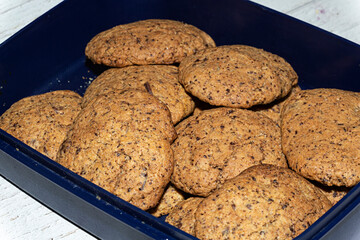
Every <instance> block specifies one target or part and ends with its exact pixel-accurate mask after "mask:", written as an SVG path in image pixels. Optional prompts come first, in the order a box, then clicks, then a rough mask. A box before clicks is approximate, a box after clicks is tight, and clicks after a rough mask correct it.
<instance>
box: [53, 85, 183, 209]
mask: <svg viewBox="0 0 360 240" xmlns="http://www.w3.org/2000/svg"><path fill="white" fill-rule="evenodd" d="M175 137H176V132H175V130H174V127H173V125H172V122H171V118H170V113H169V110H168V109H167V107H166V106H165V105H164V104H163V103H161V102H160V101H159V100H158V99H157V98H155V97H154V96H152V95H151V94H149V93H147V92H144V91H136V90H129V91H125V92H123V93H119V92H108V93H107V94H105V95H99V96H98V97H97V98H95V99H93V100H92V101H91V102H90V103H89V104H88V105H87V106H86V107H85V108H83V109H82V110H81V112H80V113H79V116H78V118H77V119H76V121H75V122H74V125H73V128H72V129H71V130H70V131H69V134H68V136H67V138H66V140H65V141H64V143H63V144H62V145H61V147H60V151H59V153H58V156H57V161H58V162H59V163H60V164H62V165H63V166H65V167H67V168H69V169H70V170H71V171H73V172H75V173H77V174H79V175H80V176H82V177H84V178H86V179H88V180H89V181H91V182H93V183H94V184H97V185H98V186H100V187H102V188H104V189H105V190H107V191H109V192H111V193H113V194H115V195H117V196H118V197H120V198H122V199H124V200H125V201H128V202H130V203H132V204H133V205H135V206H137V207H139V208H141V209H143V210H147V209H149V208H152V207H154V206H155V205H156V204H157V203H158V201H159V200H160V198H161V196H162V194H163V191H164V189H165V187H166V186H167V184H168V183H169V180H170V175H171V174H172V172H173V153H172V150H171V147H170V143H171V141H173V139H174V138H175Z"/></svg>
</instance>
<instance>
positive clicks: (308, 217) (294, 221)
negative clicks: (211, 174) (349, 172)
mask: <svg viewBox="0 0 360 240" xmlns="http://www.w3.org/2000/svg"><path fill="white" fill-rule="evenodd" d="M331 206H332V205H331V203H330V201H329V200H328V199H327V198H326V197H325V196H324V195H323V194H322V193H321V192H320V191H319V190H318V189H316V188H315V187H314V186H313V185H312V184H311V183H310V182H308V181H307V180H306V179H305V178H303V177H301V176H300V175H298V174H296V173H295V172H293V171H292V170H290V169H287V168H281V167H278V166H274V165H257V166H253V167H250V168H248V169H247V170H245V171H243V172H242V173H241V174H240V175H238V176H237V177H235V178H233V179H231V180H228V181H227V182H226V183H225V184H224V185H223V186H222V187H221V188H220V189H218V190H217V191H215V192H214V193H212V194H211V195H210V196H208V197H207V198H205V199H204V200H203V201H202V202H201V203H200V204H199V206H198V208H197V210H196V213H195V219H196V222H195V235H196V237H198V238H200V239H256V240H258V239H293V238H295V237H296V236H298V235H299V234H300V233H302V232H303V231H304V230H305V229H306V228H308V227H309V226H310V225H311V224H312V223H314V222H315V221H316V220H317V219H318V218H319V217H321V216H322V215H323V214H324V213H325V212H326V211H327V210H328V209H329V208H330V207H331Z"/></svg>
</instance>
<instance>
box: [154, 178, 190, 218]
mask: <svg viewBox="0 0 360 240" xmlns="http://www.w3.org/2000/svg"><path fill="white" fill-rule="evenodd" d="M183 200H185V193H184V192H183V191H181V190H179V189H177V188H176V187H174V185H173V184H171V183H169V184H168V186H167V187H166V189H165V192H164V194H163V196H162V197H161V199H160V202H159V203H158V205H156V207H155V208H152V209H150V210H149V213H150V214H151V215H153V216H155V217H161V216H163V215H167V214H169V212H171V210H172V209H173V208H174V207H175V205H176V204H177V203H179V202H181V201H183Z"/></svg>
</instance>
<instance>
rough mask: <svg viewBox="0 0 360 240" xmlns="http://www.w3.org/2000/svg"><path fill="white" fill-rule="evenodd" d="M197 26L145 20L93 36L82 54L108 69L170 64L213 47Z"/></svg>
mask: <svg viewBox="0 0 360 240" xmlns="http://www.w3.org/2000/svg"><path fill="white" fill-rule="evenodd" d="M214 46H215V42H214V40H213V39H212V38H211V37H210V36H209V35H208V34H207V33H205V32H204V31H202V30H200V29H198V28H197V27H195V26H193V25H190V24H186V23H182V22H179V21H174V20H167V19H148V20H143V21H137V22H133V23H128V24H122V25H118V26H115V27H113V28H111V29H108V30H105V31H103V32H101V33H99V34H97V35H96V36H95V37H93V38H92V39H91V40H90V42H89V43H88V44H87V46H86V48H85V55H86V56H87V57H88V58H89V59H90V60H91V61H93V62H94V63H97V64H104V65H107V66H111V67H125V66H130V65H147V64H173V63H179V62H180V61H181V60H182V59H183V58H184V57H186V56H189V55H192V54H194V53H196V52H197V51H199V50H201V49H204V48H207V47H214Z"/></svg>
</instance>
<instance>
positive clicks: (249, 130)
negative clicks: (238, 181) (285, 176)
mask: <svg viewBox="0 0 360 240" xmlns="http://www.w3.org/2000/svg"><path fill="white" fill-rule="evenodd" d="M176 131H177V133H178V138H177V139H176V140H175V141H174V143H173V144H172V149H173V151H174V161H175V165H174V173H173V175H172V177H171V182H172V183H173V184H174V185H175V186H176V187H177V188H179V189H181V190H183V191H184V192H187V193H190V194H193V195H197V196H207V195H209V194H210V193H211V192H212V191H214V190H215V189H216V188H218V187H220V186H221V185H222V184H223V183H224V182H225V181H226V180H227V179H230V178H233V177H235V176H237V175H238V174H239V173H240V172H242V171H243V170H245V169H246V168H248V167H250V166H252V165H257V164H261V163H268V164H274V165H278V166H282V167H287V163H286V159H285V157H284V155H283V153H282V150H281V139H280V127H279V126H278V125H277V124H276V123H275V122H274V121H272V120H271V119H270V118H268V117H266V116H264V115H263V114H260V113H256V112H253V111H250V110H246V109H236V108H225V107H223V108H214V109H210V110H204V111H202V112H200V113H198V114H197V115H194V116H190V117H188V118H187V119H185V120H183V121H182V122H180V123H179V124H178V125H177V126H176Z"/></svg>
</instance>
